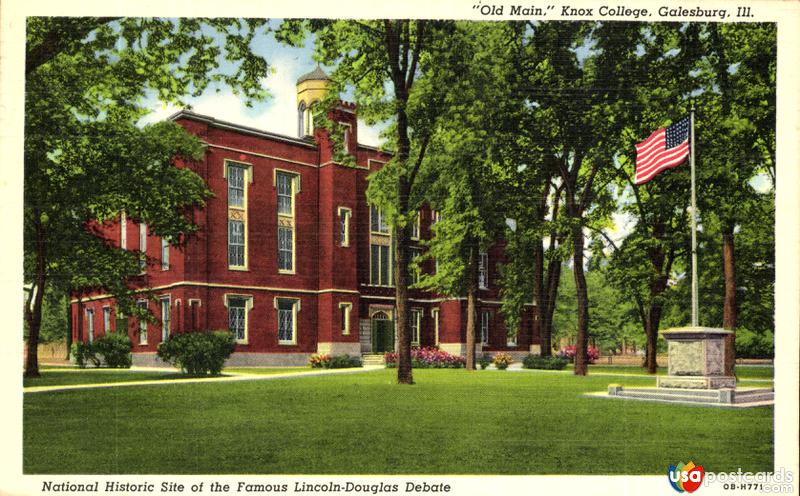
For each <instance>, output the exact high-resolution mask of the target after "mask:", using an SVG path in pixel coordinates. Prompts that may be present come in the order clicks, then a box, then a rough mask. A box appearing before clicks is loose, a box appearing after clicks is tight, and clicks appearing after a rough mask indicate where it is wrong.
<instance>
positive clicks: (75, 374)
mask: <svg viewBox="0 0 800 496" xmlns="http://www.w3.org/2000/svg"><path fill="white" fill-rule="evenodd" d="M310 371H311V368H309V367H236V368H226V369H225V370H223V375H224V374H225V373H226V372H230V373H240V374H257V375H272V374H285V373H287V372H310ZM39 372H40V374H41V377H36V378H29V377H24V378H23V381H22V383H23V387H37V386H65V385H73V384H105V383H114V382H128V381H159V380H165V379H186V378H192V377H196V376H189V375H185V374H182V373H180V372H178V371H177V370H176V371H175V372H164V371H161V370H126V369H76V368H74V367H72V369H71V370H64V368H61V367H58V368H50V367H48V368H44V369H41V370H40V371H39ZM201 377H203V376H201Z"/></svg>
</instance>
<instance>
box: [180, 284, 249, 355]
mask: <svg viewBox="0 0 800 496" xmlns="http://www.w3.org/2000/svg"><path fill="white" fill-rule="evenodd" d="M222 298H223V304H224V305H225V309H226V310H227V309H228V301H229V299H230V298H238V299H242V300H244V339H238V338H237V339H236V344H248V338H249V337H250V310H252V309H253V295H249V294H241V293H225V294H224V295H222ZM192 301H200V300H194V299H191V300H189V302H192ZM198 306H200V305H198ZM225 317H226V319H230V315H229V314H228V313H227V312H226V313H225ZM229 330H230V329H229Z"/></svg>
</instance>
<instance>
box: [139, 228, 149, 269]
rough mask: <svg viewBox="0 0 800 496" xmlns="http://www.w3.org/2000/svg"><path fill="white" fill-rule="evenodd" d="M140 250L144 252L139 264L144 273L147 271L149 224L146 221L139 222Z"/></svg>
mask: <svg viewBox="0 0 800 496" xmlns="http://www.w3.org/2000/svg"><path fill="white" fill-rule="evenodd" d="M139 251H140V252H142V259H141V260H140V261H139V265H140V266H141V269H142V272H141V273H142V274H144V273H145V272H146V271H147V224H145V223H144V222H142V223H140V224H139Z"/></svg>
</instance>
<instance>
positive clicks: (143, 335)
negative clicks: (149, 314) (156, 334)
mask: <svg viewBox="0 0 800 496" xmlns="http://www.w3.org/2000/svg"><path fill="white" fill-rule="evenodd" d="M136 305H137V306H138V307H139V308H141V309H142V310H144V311H147V300H140V301H138V302H136ZM139 344H147V321H146V320H145V319H144V318H143V317H140V318H139Z"/></svg>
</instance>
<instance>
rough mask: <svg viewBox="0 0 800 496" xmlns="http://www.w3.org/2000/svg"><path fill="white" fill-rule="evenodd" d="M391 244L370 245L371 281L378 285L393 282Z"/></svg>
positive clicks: (389, 284) (386, 284) (388, 284)
mask: <svg viewBox="0 0 800 496" xmlns="http://www.w3.org/2000/svg"><path fill="white" fill-rule="evenodd" d="M391 255H392V253H391V247H390V246H389V245H378V244H373V245H370V282H371V283H372V284H375V285H378V286H391V284H392V258H391Z"/></svg>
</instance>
